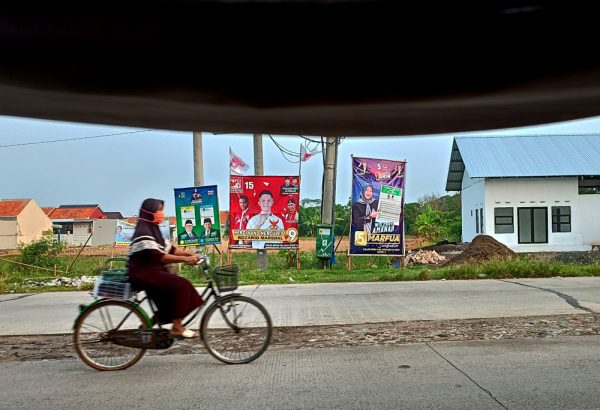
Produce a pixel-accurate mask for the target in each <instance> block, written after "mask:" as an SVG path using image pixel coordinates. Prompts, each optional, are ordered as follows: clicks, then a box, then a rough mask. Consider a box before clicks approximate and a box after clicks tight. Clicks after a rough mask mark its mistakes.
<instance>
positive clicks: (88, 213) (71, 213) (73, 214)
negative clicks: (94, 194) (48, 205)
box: [48, 206, 99, 219]
mask: <svg viewBox="0 0 600 410" xmlns="http://www.w3.org/2000/svg"><path fill="white" fill-rule="evenodd" d="M97 213H98V208H79V207H78V208H66V207H63V206H61V207H60V208H54V209H53V210H52V211H51V212H50V214H49V215H48V217H49V218H50V219H99V218H98V217H97V216H96V215H97Z"/></svg>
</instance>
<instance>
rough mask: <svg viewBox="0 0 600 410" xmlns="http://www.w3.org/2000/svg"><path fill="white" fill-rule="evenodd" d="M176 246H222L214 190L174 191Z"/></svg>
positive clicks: (209, 187)
mask: <svg viewBox="0 0 600 410" xmlns="http://www.w3.org/2000/svg"><path fill="white" fill-rule="evenodd" d="M175 216H176V218H177V244H178V245H180V246H198V245H216V244H220V243H221V231H220V226H221V224H220V221H219V195H218V194H217V186H216V185H210V186H201V187H192V188H176V189H175Z"/></svg>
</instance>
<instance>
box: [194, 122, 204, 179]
mask: <svg viewBox="0 0 600 410" xmlns="http://www.w3.org/2000/svg"><path fill="white" fill-rule="evenodd" d="M203 167H204V164H203V161H202V132H201V131H194V186H202V185H204V168H203Z"/></svg>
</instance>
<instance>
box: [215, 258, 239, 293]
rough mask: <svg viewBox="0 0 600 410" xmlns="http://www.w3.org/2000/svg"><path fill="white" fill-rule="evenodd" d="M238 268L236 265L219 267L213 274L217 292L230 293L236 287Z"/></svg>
mask: <svg viewBox="0 0 600 410" xmlns="http://www.w3.org/2000/svg"><path fill="white" fill-rule="evenodd" d="M239 272H240V267H239V266H238V265H227V266H219V267H218V268H216V269H215V270H214V272H213V280H214V282H215V284H216V285H217V289H219V292H231V291H233V290H236V289H237V287H238V278H239Z"/></svg>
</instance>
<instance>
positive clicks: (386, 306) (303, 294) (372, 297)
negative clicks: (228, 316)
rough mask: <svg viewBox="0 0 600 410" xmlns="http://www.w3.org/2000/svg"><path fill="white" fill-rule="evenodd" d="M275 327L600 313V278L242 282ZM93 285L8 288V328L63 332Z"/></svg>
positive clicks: (0, 308)
mask: <svg viewBox="0 0 600 410" xmlns="http://www.w3.org/2000/svg"><path fill="white" fill-rule="evenodd" d="M241 291H242V292H243V293H244V294H245V295H252V296H253V297H254V298H256V299H258V300H259V301H260V302H262V303H263V304H264V305H265V307H266V308H267V309H268V310H269V312H270V314H271V317H272V319H273V323H274V325H275V326H306V325H331V324H355V323H369V322H370V323H375V322H390V321H405V320H428V319H432V320H434V319H436V320H440V319H468V318H495V317H519V316H527V315H557V314H571V313H572V314H578V313H585V312H595V313H600V278H598V277H595V278H594V277H584V278H550V279H511V280H478V281H477V280H475V281H426V282H375V283H327V284H311V285H263V286H260V287H256V286H247V287H242V288H241ZM91 301H92V297H91V296H90V295H89V293H88V292H58V293H42V294H34V295H9V294H6V295H0V335H36V334H63V333H70V332H71V331H72V329H71V326H72V324H73V320H74V319H75V317H76V315H77V307H78V305H79V304H81V303H90V302H91Z"/></svg>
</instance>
